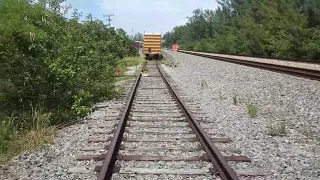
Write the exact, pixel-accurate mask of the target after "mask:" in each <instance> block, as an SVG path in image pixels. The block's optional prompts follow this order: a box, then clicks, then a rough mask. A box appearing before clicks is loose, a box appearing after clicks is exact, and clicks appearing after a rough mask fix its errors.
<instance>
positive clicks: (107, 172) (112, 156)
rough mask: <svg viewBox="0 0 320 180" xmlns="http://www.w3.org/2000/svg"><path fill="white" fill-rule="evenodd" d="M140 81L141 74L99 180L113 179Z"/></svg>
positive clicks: (114, 136) (119, 124)
mask: <svg viewBox="0 0 320 180" xmlns="http://www.w3.org/2000/svg"><path fill="white" fill-rule="evenodd" d="M140 79H141V73H140V74H139V77H138V78H137V80H136V82H135V84H134V86H133V88H132V90H131V93H130V96H129V99H128V102H127V104H126V106H125V108H124V113H123V114H122V116H121V118H120V120H119V123H118V126H117V129H116V131H115V133H114V135H113V139H112V141H111V143H110V146H109V149H108V151H107V154H106V158H105V160H104V161H103V165H102V167H101V171H100V173H99V175H98V180H109V179H111V177H112V173H113V167H114V164H115V162H116V160H117V154H118V152H119V149H120V145H121V142H122V138H123V134H124V131H125V127H126V124H127V121H128V117H129V114H130V110H131V107H132V103H133V99H134V95H135V93H136V91H137V88H138V84H139V82H140Z"/></svg>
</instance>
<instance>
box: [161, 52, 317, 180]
mask: <svg viewBox="0 0 320 180" xmlns="http://www.w3.org/2000/svg"><path fill="white" fill-rule="evenodd" d="M166 52H167V53H169V54H171V55H172V56H173V57H174V58H175V59H176V61H177V62H178V63H177V64H178V66H177V67H173V68H172V67H167V66H165V65H162V66H163V68H164V69H165V70H166V72H167V73H168V74H169V75H170V76H171V77H172V79H173V80H174V81H175V82H176V83H177V84H178V85H179V89H182V90H183V91H184V92H185V93H186V94H188V95H189V96H190V97H192V99H193V100H195V101H196V102H199V103H200V107H201V108H202V109H203V111H205V112H206V113H207V114H208V115H209V116H210V117H212V118H213V119H214V121H215V122H216V123H212V124H207V125H206V124H203V125H202V126H204V127H207V128H209V127H210V126H211V128H212V129H216V132H219V133H224V134H226V135H227V136H228V137H230V138H231V139H232V140H233V141H234V144H235V145H236V148H239V149H241V150H242V153H243V154H245V155H247V156H248V157H249V158H250V159H251V160H252V163H248V164H246V163H239V164H240V165H239V166H238V165H237V164H232V163H231V164H232V166H233V167H235V168H236V169H240V170H241V169H246V168H248V167H251V168H254V169H258V170H263V171H266V172H268V173H271V174H272V175H271V176H268V178H267V179H308V180H316V179H320V138H319V134H320V82H317V81H312V80H307V79H303V78H299V77H293V76H289V75H282V74H278V73H274V72H270V71H265V70H259V69H256V68H250V67H246V66H240V65H235V64H231V63H225V62H221V61H215V60H211V59H207V58H203V57H197V56H192V55H187V54H183V53H177V52H171V51H166ZM250 104H251V105H250ZM249 107H250V108H249ZM248 109H251V110H252V112H253V111H254V110H255V109H256V111H257V115H256V117H254V118H250V116H249V113H248ZM253 114H254V113H252V115H253Z"/></svg>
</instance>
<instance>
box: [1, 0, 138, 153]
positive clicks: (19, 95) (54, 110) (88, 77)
mask: <svg viewBox="0 0 320 180" xmlns="http://www.w3.org/2000/svg"><path fill="white" fill-rule="evenodd" d="M63 1H64V0H39V1H38V3H35V2H33V3H31V2H29V1H28V0H14V1H13V0H1V1H0V59H1V61H0V156H2V157H3V156H6V157H10V156H13V155H15V154H16V153H18V152H19V151H21V150H26V149H29V148H34V147H39V146H42V145H44V144H46V143H47V142H50V141H51V140H52V137H51V136H52V135H53V134H54V133H53V132H54V128H51V127H54V126H55V125H59V124H64V123H69V122H70V121H74V120H76V119H77V118H78V117H82V116H83V115H85V114H86V113H87V112H88V111H89V110H90V107H91V106H92V104H94V103H95V102H97V101H101V100H104V99H110V98H112V97H115V96H117V94H118V93H119V92H118V91H117V89H116V87H115V85H114V82H115V78H114V77H115V70H116V67H117V64H118V61H119V60H121V59H122V58H124V57H127V56H136V55H137V51H136V50H135V49H134V48H133V47H132V44H133V41H132V40H130V39H129V38H128V36H127V35H126V33H125V31H124V30H122V29H117V30H115V29H114V28H112V27H108V26H106V25H104V24H103V22H102V21H101V20H97V19H95V20H93V17H92V15H91V14H89V15H88V16H86V17H85V18H84V19H85V20H83V21H82V22H80V18H81V15H80V13H79V12H78V11H77V10H74V11H73V13H72V18H71V19H67V18H65V13H66V12H67V11H68V10H69V8H65V7H63V6H61V5H60V4H61V3H62V2H63ZM9 153H10V154H9Z"/></svg>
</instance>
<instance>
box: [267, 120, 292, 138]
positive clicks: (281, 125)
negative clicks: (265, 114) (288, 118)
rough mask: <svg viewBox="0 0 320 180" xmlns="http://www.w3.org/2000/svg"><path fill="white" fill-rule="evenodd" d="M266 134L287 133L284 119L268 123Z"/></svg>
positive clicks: (283, 134)
mask: <svg viewBox="0 0 320 180" xmlns="http://www.w3.org/2000/svg"><path fill="white" fill-rule="evenodd" d="M268 128H269V131H268V134H269V135H271V136H285V135H286V134H287V128H286V123H285V121H278V122H276V123H272V124H271V125H270V127H268Z"/></svg>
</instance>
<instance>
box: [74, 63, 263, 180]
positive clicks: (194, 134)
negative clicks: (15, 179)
mask: <svg viewBox="0 0 320 180" xmlns="http://www.w3.org/2000/svg"><path fill="white" fill-rule="evenodd" d="M146 67H147V69H148V75H147V76H143V75H141V74H140V75H139V77H138V78H137V80H136V83H135V84H134V85H133V88H132V90H131V93H130V95H129V99H128V102H127V104H126V106H125V108H124V109H123V112H122V113H121V114H120V115H121V117H120V118H119V121H118V123H116V124H115V125H114V126H113V127H116V128H114V129H112V130H110V129H108V128H110V126H106V127H104V128H103V127H102V128H103V129H104V130H105V136H106V137H104V138H101V137H99V138H91V139H90V142H100V143H101V142H102V143H107V144H106V145H105V149H106V151H107V152H106V153H100V154H99V153H98V154H93V155H84V156H81V157H78V160H89V159H94V160H97V161H99V162H101V163H102V164H101V165H98V166H96V168H95V171H96V172H98V180H105V179H185V178H187V177H188V178H191V179H212V177H217V179H220V178H221V179H225V180H227V179H228V180H234V179H241V178H240V177H241V176H261V175H262V176H263V175H264V174H260V173H259V172H256V171H237V170H235V169H233V168H231V165H230V164H229V162H239V163H241V162H250V159H249V158H248V157H247V156H244V155H241V152H239V150H237V149H232V148H229V147H226V144H227V143H230V142H232V140H231V139H230V138H227V137H225V135H223V134H218V133H214V130H212V129H203V128H202V127H201V125H200V124H201V123H214V122H213V121H210V120H209V119H208V117H205V116H203V117H202V118H195V116H194V115H193V114H195V113H198V114H201V112H200V109H199V107H198V105H197V104H195V103H188V106H187V105H186V104H185V103H184V102H182V101H183V100H182V98H183V97H182V96H181V95H177V94H176V93H175V91H174V90H173V87H171V86H170V84H169V82H168V80H167V78H166V77H165V76H164V75H163V73H162V72H161V70H160V68H159V67H158V65H157V64H156V62H155V61H150V62H148V64H147V65H146ZM216 145H222V146H220V147H219V146H216Z"/></svg>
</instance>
